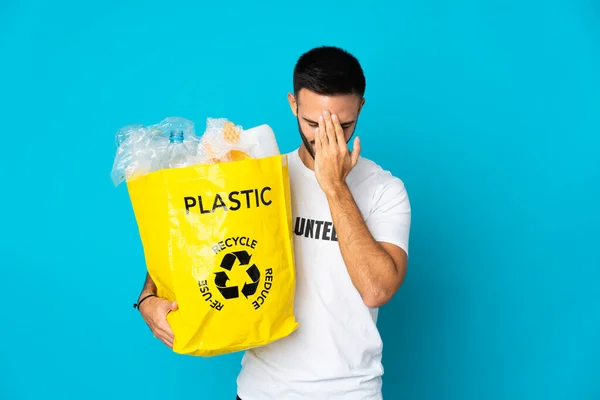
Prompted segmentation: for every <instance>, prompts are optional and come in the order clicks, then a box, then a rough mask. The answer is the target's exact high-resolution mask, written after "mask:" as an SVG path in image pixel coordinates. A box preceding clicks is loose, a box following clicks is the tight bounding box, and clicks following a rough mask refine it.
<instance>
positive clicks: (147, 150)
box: [111, 117, 279, 186]
mask: <svg viewBox="0 0 600 400" xmlns="http://www.w3.org/2000/svg"><path fill="white" fill-rule="evenodd" d="M181 134H183V144H184V145H185V147H186V153H189V156H188V159H187V160H186V161H185V162H184V163H178V166H192V165H196V164H214V163H220V162H233V161H242V160H245V159H248V158H263V157H268V156H275V155H279V148H278V146H277V141H276V140H275V134H274V133H273V130H272V129H271V128H270V127H269V126H268V125H260V126H258V127H255V128H252V129H249V130H244V129H243V128H242V127H241V126H239V125H235V124H234V123H233V122H231V121H228V120H227V119H226V118H208V119H207V120H206V130H205V132H204V134H203V135H202V137H198V136H197V135H196V133H195V130H194V124H193V123H192V122H191V121H189V120H187V119H184V118H179V117H169V118H166V119H164V120H162V121H161V122H159V123H158V124H155V125H150V126H143V125H128V126H125V127H123V128H121V129H120V130H119V131H118V132H117V134H116V144H117V152H116V155H115V159H114V163H113V168H112V171H111V179H112V181H113V183H114V185H115V186H118V185H119V184H120V183H122V182H123V181H128V180H132V179H135V178H136V177H139V176H143V175H146V174H148V173H150V172H154V171H157V170H159V169H161V168H163V167H164V165H165V162H164V160H163V156H164V155H165V154H166V153H168V149H169V146H170V145H171V144H173V145H174V144H176V143H179V142H178V140H177V139H174V138H177V137H180V135H181ZM167 164H168V163H167Z"/></svg>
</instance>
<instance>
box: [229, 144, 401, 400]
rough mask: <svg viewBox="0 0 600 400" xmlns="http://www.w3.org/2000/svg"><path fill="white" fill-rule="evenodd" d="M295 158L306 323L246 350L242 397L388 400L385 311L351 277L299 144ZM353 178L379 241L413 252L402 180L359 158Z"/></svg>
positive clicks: (301, 308) (300, 290)
mask: <svg viewBox="0 0 600 400" xmlns="http://www.w3.org/2000/svg"><path fill="white" fill-rule="evenodd" d="M288 156H289V171H290V184H291V195H292V210H293V221H292V223H293V225H294V233H295V234H294V250H295V260H296V277H297V284H296V285H297V286H296V298H295V315H296V318H297V320H298V323H299V327H298V329H297V330H296V331H295V332H293V333H292V334H291V335H290V336H288V337H286V338H283V339H280V340H278V341H276V342H273V343H271V344H269V345H266V346H262V347H259V348H255V349H252V350H248V351H247V352H246V354H245V355H244V357H243V359H242V370H241V372H240V374H239V376H238V380H237V384H238V395H239V396H240V397H241V399H242V400H271V399H277V400H280V399H282V400H296V399H297V400H300V399H302V400H309V399H310V400H321V399H323V400H336V399H344V400H365V399H381V398H382V395H381V386H382V380H381V376H382V374H383V366H382V363H381V356H382V341H381V337H380V335H379V331H378V330H377V326H376V323H377V312H378V309H376V308H368V307H367V306H365V304H364V303H363V300H362V298H361V296H360V294H359V292H358V291H357V290H356V288H355V287H354V285H353V284H352V281H351V280H350V276H349V274H348V270H347V269H346V265H345V264H344V261H343V259H342V254H341V251H340V248H339V244H338V242H337V233H336V232H335V228H334V226H333V224H332V218H331V213H330V211H329V205H328V203H327V199H326V197H325V194H324V193H323V191H322V190H321V188H320V186H319V184H318V182H317V179H316V177H315V175H314V172H313V171H312V170H310V169H308V168H307V167H306V166H305V165H304V163H303V162H302V160H301V159H300V157H299V155H298V151H297V150H296V151H294V152H292V153H289V154H288ZM346 182H347V184H348V186H349V187H350V190H351V192H352V195H353V197H354V199H355V201H356V204H357V205H358V207H359V209H360V211H361V213H362V215H363V218H364V219H365V221H366V224H367V226H368V228H369V231H370V232H371V234H372V235H373V237H374V238H375V240H377V241H381V242H388V243H392V244H395V245H397V246H400V247H401V248H402V249H404V251H406V252H407V254H408V238H409V230H410V203H409V199H408V196H407V193H406V190H405V188H404V184H403V183H402V181H401V180H400V179H398V178H395V177H394V176H392V175H391V174H390V173H389V172H387V171H384V170H383V169H381V168H380V167H379V166H378V165H376V164H375V163H373V162H371V161H369V160H367V159H364V158H360V159H359V162H358V164H357V165H356V166H355V167H354V168H353V169H352V171H351V172H350V174H349V175H348V178H347V179H346Z"/></svg>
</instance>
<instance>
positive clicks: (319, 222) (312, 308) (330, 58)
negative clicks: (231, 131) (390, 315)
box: [139, 47, 410, 400]
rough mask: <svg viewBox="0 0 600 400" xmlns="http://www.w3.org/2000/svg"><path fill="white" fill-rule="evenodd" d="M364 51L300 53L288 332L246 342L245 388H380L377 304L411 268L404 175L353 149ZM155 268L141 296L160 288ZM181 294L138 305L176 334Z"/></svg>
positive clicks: (293, 102) (156, 324)
mask: <svg viewBox="0 0 600 400" xmlns="http://www.w3.org/2000/svg"><path fill="white" fill-rule="evenodd" d="M365 87H366V83H365V77H364V74H363V70H362V68H361V66H360V64H359V62H358V60H357V59H356V58H355V57H354V56H352V55H351V54H349V53H348V52H346V51H344V50H342V49H339V48H336V47H319V48H315V49H313V50H311V51H309V52H307V53H305V54H303V55H302V56H301V57H300V59H299V60H298V62H297V64H296V67H295V69H294V93H293V94H292V93H290V94H289V95H288V100H289V103H290V107H291V109H292V112H293V113H294V115H295V116H296V118H297V121H298V127H299V131H300V137H301V139H302V145H301V146H300V148H299V149H298V150H296V151H293V152H291V153H289V154H288V156H289V170H290V181H291V182H290V183H291V192H292V210H293V218H294V232H295V235H294V249H295V257H296V259H295V261H296V270H297V284H296V300H295V315H296V318H297V320H298V322H299V324H300V325H299V328H298V329H297V330H296V331H295V332H294V333H292V334H291V335H290V336H288V337H286V338H284V339H281V340H278V341H276V342H273V343H271V344H269V345H266V346H263V347H260V348H256V349H252V350H248V351H247V352H246V353H245V355H244V357H243V360H242V370H241V372H240V374H239V377H238V380H237V384H238V395H239V397H238V398H241V399H242V400H262V399H278V400H279V399H285V400H287V399H290V400H294V399H307V400H308V399H310V400H318V399H327V400H335V399H344V400H359V399H361V400H362V399H381V398H382V395H381V387H382V379H381V377H382V374H383V367H382V363H381V358H382V341H381V337H380V335H379V332H378V330H377V326H376V321H377V314H378V308H379V307H380V306H382V305H384V304H386V303H387V302H388V301H389V300H390V299H391V298H392V296H393V295H394V293H396V291H397V290H398V288H399V287H400V285H401V284H402V281H403V279H404V276H405V273H406V266H407V258H408V256H407V253H408V238H409V230H410V203H409V200H408V196H407V193H406V190H405V187H404V184H403V183H402V181H401V180H400V179H398V178H395V177H394V176H392V175H391V174H390V173H389V172H387V171H384V170H382V169H381V168H380V167H379V166H377V165H376V164H375V163H373V162H371V161H369V160H366V159H364V158H361V157H360V156H359V154H360V141H359V139H358V137H356V138H355V139H354V144H353V151H352V152H350V151H349V149H348V145H347V144H348V142H349V141H350V139H351V138H352V136H353V134H354V131H355V129H356V125H357V122H358V117H359V115H360V112H361V110H362V107H363V105H364V104H365V99H364V93H365ZM155 291H156V287H155V286H154V284H153V282H152V280H151V279H150V278H147V279H146V285H145V286H144V290H143V291H142V294H141V295H140V299H142V298H143V297H145V296H147V295H148V294H152V293H155ZM176 308H177V305H176V304H175V303H171V302H168V301H166V300H163V299H159V298H156V297H149V298H147V300H145V301H144V304H142V305H141V306H140V308H139V310H140V312H141V313H142V315H143V317H144V319H145V321H146V322H147V323H148V325H149V326H150V328H151V329H152V331H153V332H154V334H155V335H156V336H157V337H158V338H160V339H161V340H162V341H163V342H164V343H165V344H167V345H168V346H171V347H172V345H173V333H172V331H171V329H170V328H169V325H168V323H167V322H166V315H167V313H169V312H170V311H172V310H175V309H176Z"/></svg>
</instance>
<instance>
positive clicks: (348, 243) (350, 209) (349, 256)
mask: <svg viewBox="0 0 600 400" xmlns="http://www.w3.org/2000/svg"><path fill="white" fill-rule="evenodd" d="M327 198H328V201H329V207H330V210H331V215H332V218H333V224H334V225H335V230H336V232H337V236H338V242H339V246H340V250H341V253H342V257H343V259H344V263H345V264H346V268H347V269H348V274H349V275H350V279H351V280H352V283H353V284H354V286H355V287H356V289H357V290H358V292H359V293H360V295H361V297H362V298H363V301H364V303H365V304H366V305H368V306H370V307H377V306H378V305H380V304H381V303H385V302H386V301H387V300H388V299H389V297H391V293H393V292H394V291H395V290H396V288H395V287H394V286H395V284H394V283H395V282H397V281H398V276H399V273H400V272H399V271H398V269H397V268H396V265H395V263H394V260H393V259H392V257H391V256H390V255H389V254H388V253H387V252H386V251H385V250H384V249H383V247H382V246H381V245H380V244H379V243H377V242H376V241H375V239H374V238H373V236H372V235H371V233H370V232H369V229H368V228H367V225H366V224H365V222H364V220H363V217H362V215H361V213H360V210H359V208H358V206H357V205H356V202H355V201H354V198H353V197H352V193H351V192H350V189H349V188H348V186H346V185H343V186H340V187H339V188H338V189H337V190H335V191H332V192H331V193H330V194H328V195H327Z"/></svg>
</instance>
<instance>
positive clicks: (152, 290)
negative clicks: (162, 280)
mask: <svg viewBox="0 0 600 400" xmlns="http://www.w3.org/2000/svg"><path fill="white" fill-rule="evenodd" d="M156 292H157V289H156V284H155V283H154V281H153V280H152V277H150V274H149V273H147V272H146V281H145V282H144V287H143V288H142V293H140V298H142V297H144V296H147V295H149V294H157V293H156Z"/></svg>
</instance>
